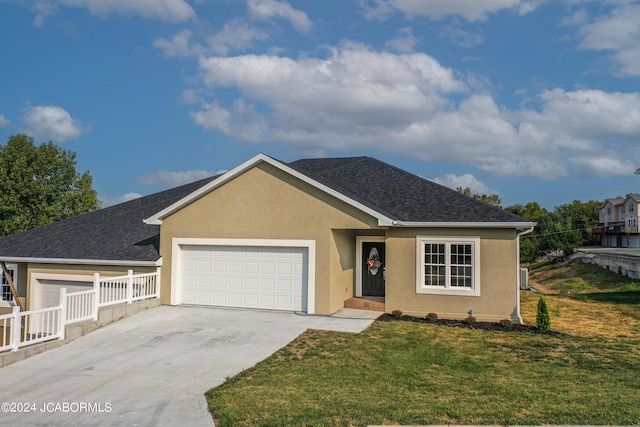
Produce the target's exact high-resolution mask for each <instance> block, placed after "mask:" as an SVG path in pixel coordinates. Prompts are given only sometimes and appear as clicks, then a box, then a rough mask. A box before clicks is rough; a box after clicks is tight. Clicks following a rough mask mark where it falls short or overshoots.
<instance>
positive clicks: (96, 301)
mask: <svg viewBox="0 0 640 427" xmlns="http://www.w3.org/2000/svg"><path fill="white" fill-rule="evenodd" d="M99 305H100V273H93V307H92V308H93V310H92V313H91V318H92V320H98V306H99Z"/></svg>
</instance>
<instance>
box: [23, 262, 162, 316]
mask: <svg viewBox="0 0 640 427" xmlns="http://www.w3.org/2000/svg"><path fill="white" fill-rule="evenodd" d="M128 270H133V274H144V273H153V272H155V271H156V267H131V266H104V265H64V264H35V263H32V264H27V265H26V266H25V272H26V274H24V276H23V277H24V280H25V286H26V288H27V293H26V295H27V309H28V310H30V309H33V307H31V302H32V301H33V299H34V298H33V297H32V295H31V292H32V286H31V284H32V282H33V281H32V275H33V274H51V275H65V276H67V275H73V276H89V277H92V276H93V273H100V275H101V276H124V275H126V274H127V271H128ZM20 280H22V279H20Z"/></svg>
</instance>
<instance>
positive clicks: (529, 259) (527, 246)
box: [520, 235, 541, 268]
mask: <svg viewBox="0 0 640 427" xmlns="http://www.w3.org/2000/svg"><path fill="white" fill-rule="evenodd" d="M527 237H528V235H524V236H523V237H521V238H520V261H521V262H526V263H527V264H529V268H531V265H532V264H533V263H534V262H536V261H537V260H538V259H540V255H541V251H540V243H539V242H538V239H537V238H536V237H535V236H533V237H529V238H527Z"/></svg>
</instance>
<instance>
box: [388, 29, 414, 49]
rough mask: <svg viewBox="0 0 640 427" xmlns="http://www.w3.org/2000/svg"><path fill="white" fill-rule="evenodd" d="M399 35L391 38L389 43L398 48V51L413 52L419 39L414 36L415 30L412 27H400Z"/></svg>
mask: <svg viewBox="0 0 640 427" xmlns="http://www.w3.org/2000/svg"><path fill="white" fill-rule="evenodd" d="M399 33H400V34H399V36H398V37H396V38H395V39H393V40H389V42H387V45H388V46H390V47H392V48H393V49H395V50H397V51H398V52H404V53H410V52H413V51H414V49H415V47H416V44H417V43H418V39H417V38H415V37H414V36H413V30H412V29H411V27H405V28H402V29H400V31H399Z"/></svg>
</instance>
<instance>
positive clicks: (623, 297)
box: [573, 291, 640, 306]
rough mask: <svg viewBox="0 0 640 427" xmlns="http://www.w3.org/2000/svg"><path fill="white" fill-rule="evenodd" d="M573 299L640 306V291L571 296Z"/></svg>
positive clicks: (590, 293)
mask: <svg viewBox="0 0 640 427" xmlns="http://www.w3.org/2000/svg"><path fill="white" fill-rule="evenodd" d="M573 299H576V300H578V301H584V302H591V301H595V302H604V303H609V304H621V305H630V306H640V291H624V292H589V293H583V294H576V295H573Z"/></svg>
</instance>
